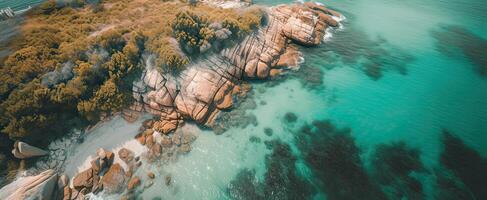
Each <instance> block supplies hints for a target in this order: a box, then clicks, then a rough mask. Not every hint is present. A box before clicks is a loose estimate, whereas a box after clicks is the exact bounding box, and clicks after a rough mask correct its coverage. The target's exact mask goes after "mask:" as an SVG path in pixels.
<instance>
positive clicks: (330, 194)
mask: <svg viewBox="0 0 487 200" xmlns="http://www.w3.org/2000/svg"><path fill="white" fill-rule="evenodd" d="M255 2H256V3H257V4H266V5H276V4H279V3H290V2H291V1H255ZM324 3H326V4H327V5H330V6H331V7H333V8H336V9H338V10H339V11H341V12H342V13H344V14H345V15H346V17H347V20H346V21H345V22H344V23H343V25H344V28H343V29H342V30H336V31H335V32H334V37H333V38H332V39H331V40H330V41H327V42H326V43H324V44H323V45H322V46H320V47H318V48H310V49H302V51H303V52H304V55H305V60H306V61H305V63H304V64H303V65H302V66H301V69H300V71H298V72H297V73H294V74H289V76H288V78H286V79H285V80H281V81H280V82H279V83H278V84H275V83H264V84H262V83H261V84H254V85H253V86H254V92H255V93H254V94H253V95H252V96H251V98H250V100H248V101H250V102H251V103H244V105H245V106H244V107H247V108H248V109H244V108H241V107H239V108H237V110H239V109H241V110H243V111H241V112H240V111H239V112H236V113H238V114H239V115H243V113H245V117H241V118H232V120H233V121H232V122H227V124H236V122H235V120H240V121H242V123H243V121H245V122H246V123H247V122H248V123H250V124H251V125H249V126H246V127H236V128H231V129H230V130H229V131H227V132H225V133H224V134H223V135H219V136H216V135H214V134H212V133H211V132H210V131H195V132H199V133H200V136H199V139H198V140H197V141H196V143H195V146H196V147H195V149H193V151H192V152H191V153H190V154H189V155H187V156H186V157H184V158H182V159H180V161H178V162H177V163H176V164H171V165H169V166H168V167H166V168H164V170H161V173H162V174H171V175H172V176H173V179H174V180H177V181H176V183H175V185H177V186H174V188H177V189H174V188H171V187H166V186H162V187H163V188H164V189H163V192H162V194H161V192H159V191H160V187H154V188H149V189H148V190H146V191H144V192H143V193H142V194H141V195H142V197H144V198H152V197H157V196H162V197H163V198H169V199H193V198H203V199H227V198H234V199H484V198H485V197H487V196H486V192H484V189H482V188H485V187H486V186H487V185H486V181H485V180H486V178H487V177H486V176H487V175H486V171H487V161H486V160H485V157H487V134H486V133H487V76H485V74H486V73H485V70H486V67H487V66H486V65H487V63H486V59H487V55H486V52H487V41H486V38H485V35H487V34H486V33H487V29H486V28H487V26H486V22H485V21H484V19H485V18H486V17H487V16H486V13H487V12H485V11H486V10H487V9H486V6H487V3H486V2H485V1H470V2H468V3H466V2H463V1H408V2H403V1H392V0H374V1H364V0H358V1H326V2H324ZM248 104H250V105H252V106H248ZM289 113H292V114H294V115H295V117H296V121H295V122H294V120H293V119H292V118H293V117H289V116H290V114H289ZM292 114H291V116H292ZM286 116H288V117H286ZM286 118H287V120H286ZM290 119H291V120H290ZM289 120H290V121H289ZM249 121H250V122H249ZM246 123H244V124H246ZM312 123H314V124H315V125H310V124H312ZM237 124H238V123H237ZM252 124H253V125H252ZM306 124H308V126H306ZM303 127H305V128H303ZM306 127H308V128H309V129H306ZM266 129H267V130H268V131H267V133H269V132H270V131H269V130H272V135H271V136H269V135H270V134H269V135H268V134H266V131H265V130H266ZM181 169H185V170H184V172H180V171H181ZM159 184H162V183H159ZM156 185H157V183H156ZM166 188H167V189H166Z"/></svg>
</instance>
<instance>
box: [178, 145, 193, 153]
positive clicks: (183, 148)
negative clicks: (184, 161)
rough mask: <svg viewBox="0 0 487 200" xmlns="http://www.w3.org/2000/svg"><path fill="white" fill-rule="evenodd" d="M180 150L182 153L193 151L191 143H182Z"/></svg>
mask: <svg viewBox="0 0 487 200" xmlns="http://www.w3.org/2000/svg"><path fill="white" fill-rule="evenodd" d="M178 151H179V152H180V153H188V152H190V151H191V146H190V145H189V144H182V145H181V146H180V147H179V149H178Z"/></svg>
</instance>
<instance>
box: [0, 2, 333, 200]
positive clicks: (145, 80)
mask: <svg viewBox="0 0 487 200" xmlns="http://www.w3.org/2000/svg"><path fill="white" fill-rule="evenodd" d="M214 5H215V6H220V5H225V6H227V5H228V4H214ZM238 5H239V6H243V5H247V4H238ZM265 15H266V16H265V18H264V19H265V23H264V26H263V27H261V28H260V29H259V30H258V31H256V32H254V33H252V34H250V35H248V36H247V37H245V38H244V39H243V40H242V41H241V42H239V43H238V44H236V45H234V46H232V47H230V48H226V49H224V50H222V51H221V52H220V53H219V54H210V55H207V56H204V57H201V58H199V59H198V60H196V61H193V62H192V63H191V64H190V65H189V66H187V67H186V68H185V70H183V71H182V72H180V73H179V74H178V75H174V74H163V73H161V72H160V71H159V70H157V69H156V67H154V63H153V62H154V60H153V59H150V58H149V59H147V62H146V63H145V70H144V71H143V73H142V76H141V77H140V79H139V80H137V81H135V82H134V83H133V97H134V98H135V103H134V104H133V105H132V106H130V108H127V109H124V111H123V112H122V116H123V117H124V119H126V120H127V121H129V122H134V121H136V120H137V119H138V118H139V117H140V116H142V115H143V114H144V113H150V114H152V115H154V116H156V117H155V118H154V119H149V120H145V121H144V122H143V123H142V126H141V127H140V129H139V134H137V135H136V136H135V138H134V140H135V141H137V144H138V145H141V146H143V149H144V151H143V152H140V151H138V150H134V149H130V146H127V147H123V148H118V149H116V150H106V149H102V148H100V149H98V150H95V149H89V150H88V149H87V151H93V154H94V156H93V157H92V158H93V159H90V161H89V163H90V164H89V165H88V166H86V167H85V168H84V169H83V170H79V172H78V173H77V174H72V175H71V176H72V177H68V176H67V175H58V174H57V173H62V171H59V172H55V171H53V170H47V171H44V172H42V173H40V174H39V175H35V176H28V177H22V178H20V179H19V180H17V181H15V182H13V183H11V184H10V185H8V186H6V187H4V188H2V189H1V190H0V197H2V198H1V199H85V198H88V197H89V195H93V194H99V195H113V194H123V195H122V198H123V199H133V198H135V194H136V191H140V190H142V189H144V188H146V187H151V185H152V183H153V181H152V179H154V178H156V177H157V176H159V174H157V173H154V172H151V171H146V170H141V166H143V165H145V164H146V163H152V162H160V161H162V163H164V162H167V161H171V160H174V159H175V158H176V157H177V155H180V154H184V153H187V152H189V151H191V143H192V142H193V141H194V140H195V139H196V136H195V135H192V134H191V133H190V132H188V131H182V130H179V129H178V127H182V126H183V124H184V123H185V121H194V122H196V123H198V124H201V125H204V126H206V127H210V128H212V127H215V126H217V125H218V120H219V116H220V113H221V111H223V110H227V109H231V108H232V106H233V105H234V101H235V99H236V98H235V96H237V95H245V92H246V91H247V90H248V88H246V87H242V84H243V83H244V82H245V81H249V80H265V79H271V78H273V77H276V76H279V75H280V74H283V73H285V72H286V71H287V70H294V69H296V68H298V66H299V63H300V62H302V57H301V53H300V52H299V50H298V48H297V47H298V46H307V47H311V46H316V45H319V44H320V43H321V42H322V41H323V38H324V36H325V34H326V30H327V29H328V28H330V27H337V26H338V25H339V19H341V18H342V16H341V14H340V13H338V12H335V11H333V10H330V9H328V8H326V7H325V6H322V5H319V4H316V3H311V2H308V3H303V4H292V5H279V6H275V7H270V8H266V9H265ZM27 147H28V148H27ZM26 149H28V150H29V151H26ZM95 151H96V152H95ZM13 152H14V155H16V156H17V157H19V158H26V157H30V156H42V155H45V154H46V152H45V151H43V150H41V149H37V148H35V147H32V146H28V145H27V144H25V143H22V142H18V143H16V145H15V148H14V150H13ZM25 152H28V153H30V154H29V155H26V153H25ZM95 153H96V154H95ZM78 159H85V158H78ZM161 178H162V177H161ZM164 179H165V180H166V184H167V185H170V184H171V177H170V176H166V177H164ZM87 195H88V196H87Z"/></svg>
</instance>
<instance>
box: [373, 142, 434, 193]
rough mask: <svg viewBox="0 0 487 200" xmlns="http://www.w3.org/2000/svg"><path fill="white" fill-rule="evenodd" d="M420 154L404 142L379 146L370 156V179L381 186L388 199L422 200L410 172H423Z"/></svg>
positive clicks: (417, 181)
mask: <svg viewBox="0 0 487 200" xmlns="http://www.w3.org/2000/svg"><path fill="white" fill-rule="evenodd" d="M419 156H420V152H419V151H418V150H417V149H412V148H409V147H407V146H406V144H405V143H404V142H398V143H392V144H381V145H378V146H377V147H376V150H375V153H374V155H373V156H372V168H373V172H372V175H371V176H372V177H373V178H374V179H375V180H376V181H377V182H378V183H379V184H380V185H381V188H382V190H383V191H384V193H385V194H386V195H387V196H388V197H389V199H424V194H423V188H422V185H421V183H420V182H419V180H417V179H416V178H414V177H412V176H410V174H411V173H412V172H417V173H421V172H424V171H425V168H424V166H423V163H422V162H421V160H420V157H419Z"/></svg>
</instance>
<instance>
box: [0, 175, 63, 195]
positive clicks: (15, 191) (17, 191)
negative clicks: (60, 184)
mask: <svg viewBox="0 0 487 200" xmlns="http://www.w3.org/2000/svg"><path fill="white" fill-rule="evenodd" d="M57 180H58V175H57V174H56V173H55V172H54V170H47V171H44V172H42V173H40V174H38V175H35V176H27V177H22V178H19V179H18V180H16V181H14V182H13V183H10V184H9V185H7V186H5V187H3V188H2V189H0V199H4V200H17V199H40V200H48V199H53V194H54V190H55V189H56V185H57Z"/></svg>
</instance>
